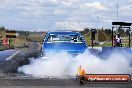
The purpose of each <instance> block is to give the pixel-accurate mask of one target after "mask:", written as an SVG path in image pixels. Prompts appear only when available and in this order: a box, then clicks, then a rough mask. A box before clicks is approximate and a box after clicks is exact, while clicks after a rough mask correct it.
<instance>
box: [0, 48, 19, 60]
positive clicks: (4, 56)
mask: <svg viewBox="0 0 132 88" xmlns="http://www.w3.org/2000/svg"><path fill="white" fill-rule="evenodd" d="M17 52H18V51H17V50H4V51H0V61H2V60H9V59H11V57H13V56H14V55H15V54H16V53H17Z"/></svg>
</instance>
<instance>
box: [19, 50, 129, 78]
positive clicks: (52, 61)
mask: <svg viewBox="0 0 132 88" xmlns="http://www.w3.org/2000/svg"><path fill="white" fill-rule="evenodd" d="M46 57H47V58H44V57H41V58H38V59H32V60H31V61H30V64H29V65H24V66H22V67H20V68H19V69H18V71H19V72H23V73H25V74H28V75H33V76H37V77H47V76H54V77H63V76H75V75H76V73H77V68H78V67H79V66H80V65H82V66H83V68H84V69H85V70H86V72H87V73H88V74H111V73H112V74H121V73H124V74H128V73H129V72H130V71H129V70H130V68H129V64H130V62H129V60H128V59H127V58H126V57H125V56H124V55H122V54H119V53H112V54H111V55H110V56H109V57H108V58H107V59H105V60H103V59H101V58H99V57H97V56H94V55H92V54H90V53H89V52H88V51H86V52H84V53H83V54H80V55H78V56H76V57H73V56H71V55H69V54H68V53H65V52H61V53H49V54H47V55H46Z"/></svg>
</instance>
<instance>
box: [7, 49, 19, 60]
mask: <svg viewBox="0 0 132 88" xmlns="http://www.w3.org/2000/svg"><path fill="white" fill-rule="evenodd" d="M19 52H20V51H17V52H16V53H14V54H13V55H11V56H10V57H8V58H7V59H6V60H10V59H11V58H13V56H15V55H16V54H18V53H19Z"/></svg>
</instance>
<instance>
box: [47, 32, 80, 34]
mask: <svg viewBox="0 0 132 88" xmlns="http://www.w3.org/2000/svg"><path fill="white" fill-rule="evenodd" d="M47 33H48V34H74V35H75V34H77V35H78V34H79V35H80V33H79V32H73V31H54V32H47Z"/></svg>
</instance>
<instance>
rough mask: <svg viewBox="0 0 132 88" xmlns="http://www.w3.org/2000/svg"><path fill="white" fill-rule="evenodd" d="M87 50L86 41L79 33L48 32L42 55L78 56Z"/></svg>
mask: <svg viewBox="0 0 132 88" xmlns="http://www.w3.org/2000/svg"><path fill="white" fill-rule="evenodd" d="M86 49H87V45H86V43H85V40H84V38H83V36H82V35H81V33H79V32H71V31H65V32H64V31H63V32H62V31H61V32H60V31H59V32H57V31H56V32H47V34H46V36H45V38H44V41H43V43H42V53H46V52H68V53H74V54H78V53H82V52H84V51H85V50H86Z"/></svg>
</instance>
